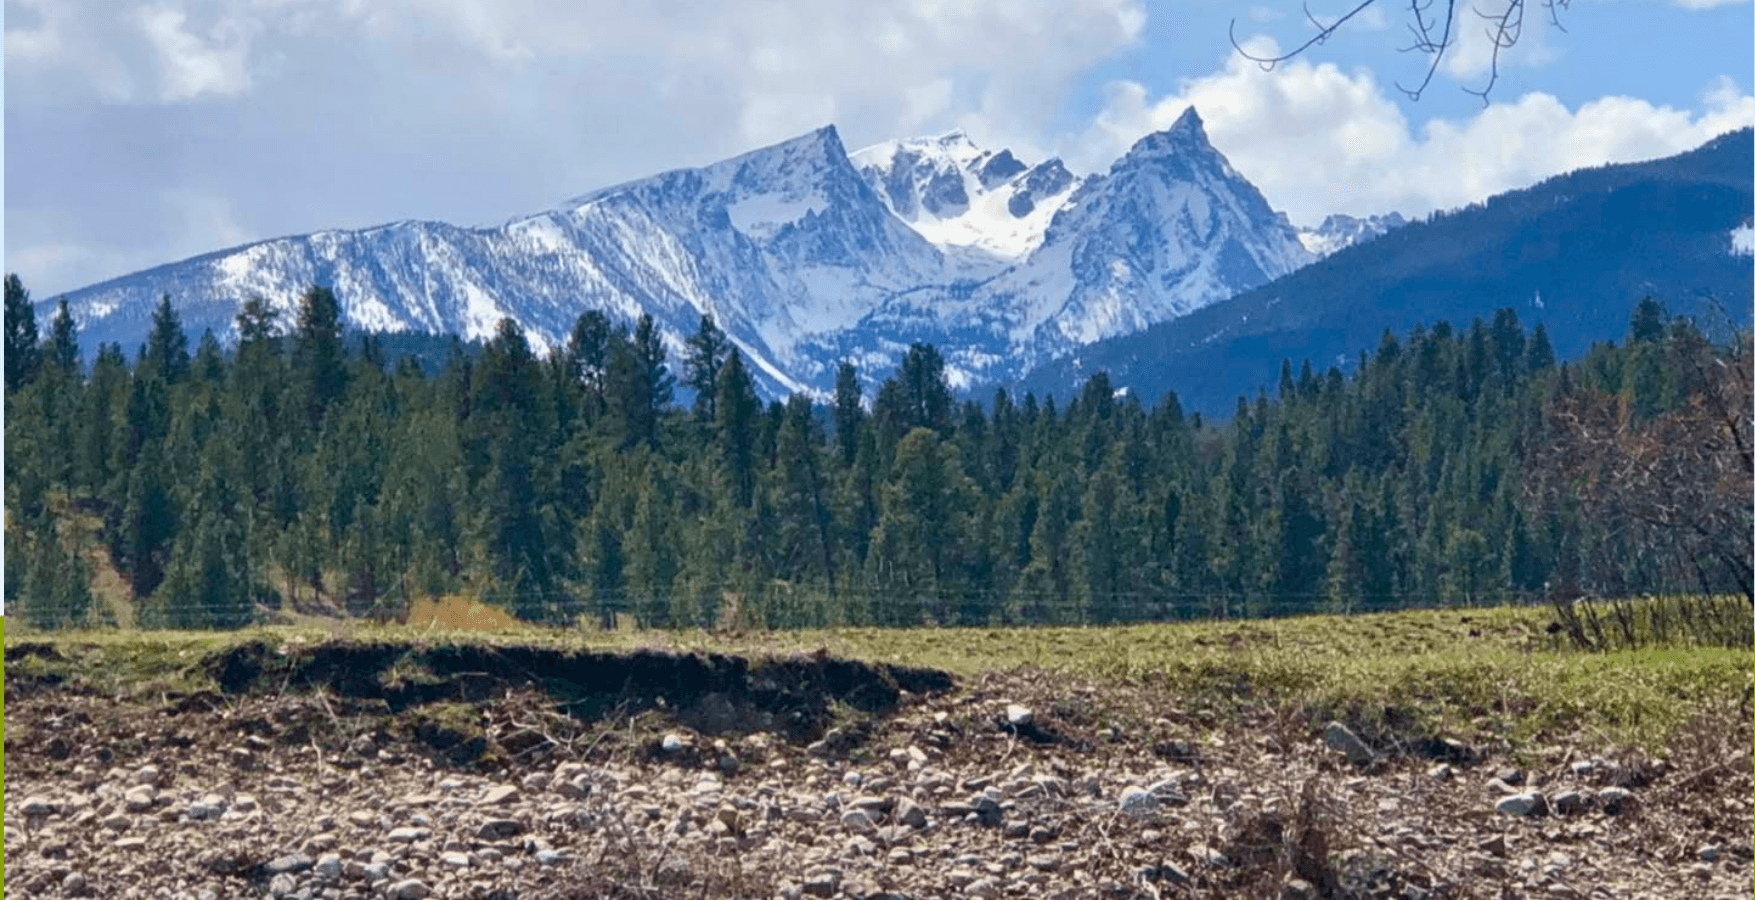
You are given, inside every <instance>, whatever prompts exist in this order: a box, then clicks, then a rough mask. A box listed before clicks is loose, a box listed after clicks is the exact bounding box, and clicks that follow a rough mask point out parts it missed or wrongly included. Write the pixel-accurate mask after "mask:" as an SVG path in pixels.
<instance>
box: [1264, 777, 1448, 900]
mask: <svg viewBox="0 0 1755 900" xmlns="http://www.w3.org/2000/svg"><path fill="white" fill-rule="evenodd" d="M1454 774H1456V772H1455V771H1454V770H1452V769H1451V768H1450V763H1439V764H1438V765H1436V766H1433V767H1432V768H1430V769H1427V770H1426V777H1427V778H1432V779H1435V780H1437V781H1449V780H1450V777H1451V776H1452V775H1454ZM1281 893H1282V894H1283V893H1284V892H1283V891H1282V892H1281Z"/></svg>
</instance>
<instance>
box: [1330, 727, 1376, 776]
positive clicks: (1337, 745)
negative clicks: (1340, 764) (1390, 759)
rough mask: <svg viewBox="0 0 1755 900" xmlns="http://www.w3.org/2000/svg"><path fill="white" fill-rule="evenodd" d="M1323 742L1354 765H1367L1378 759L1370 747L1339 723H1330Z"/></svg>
mask: <svg viewBox="0 0 1755 900" xmlns="http://www.w3.org/2000/svg"><path fill="white" fill-rule="evenodd" d="M1322 740H1323V743H1325V744H1327V745H1328V748H1329V749H1330V750H1334V751H1337V752H1339V753H1342V754H1345V755H1346V757H1347V761H1348V762H1350V763H1352V764H1354V765H1359V766H1362V765H1366V764H1368V763H1370V762H1371V761H1372V760H1374V759H1376V758H1377V754H1376V753H1374V752H1373V751H1372V750H1371V747H1370V745H1368V744H1366V743H1365V741H1363V740H1362V739H1360V737H1359V736H1358V735H1356V734H1354V733H1353V730H1352V729H1351V728H1348V727H1347V726H1345V725H1342V724H1341V723H1339V722H1330V723H1328V727H1327V728H1324V729H1323V731H1322Z"/></svg>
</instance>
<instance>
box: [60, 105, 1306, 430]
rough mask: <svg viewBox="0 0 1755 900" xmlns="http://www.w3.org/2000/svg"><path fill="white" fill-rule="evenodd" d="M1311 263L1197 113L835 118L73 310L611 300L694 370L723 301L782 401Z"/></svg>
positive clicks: (219, 320) (1182, 301) (977, 356)
mask: <svg viewBox="0 0 1755 900" xmlns="http://www.w3.org/2000/svg"><path fill="white" fill-rule="evenodd" d="M1311 258H1312V256H1311V254H1310V252H1308V251H1307V250H1306V249H1305V247H1304V246H1303V245H1302V244H1300V242H1299V235H1298V233H1297V232H1296V230H1295V229H1293V228H1292V227H1291V226H1290V225H1289V224H1287V223H1286V221H1285V218H1284V216H1283V215H1281V214H1278V213H1275V212H1274V211H1273V210H1272V209H1271V208H1270V207H1269V206H1268V204H1267V202H1266V200H1264V199H1263V198H1262V196H1261V194H1260V193H1259V192H1258V191H1257V190H1256V189H1255V188H1254V187H1253V186H1252V185H1250V184H1249V182H1248V181H1246V180H1244V179H1243V178H1242V176H1240V175H1238V174H1237V173H1236V172H1235V171H1234V170H1233V169H1232V168H1231V166H1230V165H1229V163H1227V162H1226V161H1225V158H1224V156H1223V155H1221V154H1220V153H1219V152H1218V151H1217V150H1215V149H1214V148H1213V147H1212V145H1211V144H1210V143H1209V142H1208V141H1207V138H1206V134H1205V131H1204V129H1203V128H1202V126H1201V122H1200V117H1199V116H1198V115H1196V114H1195V113H1194V111H1193V110H1192V109H1190V110H1189V111H1188V112H1187V113H1186V114H1184V115H1183V117H1182V118H1181V119H1179V120H1178V121H1177V122H1176V124H1175V125H1174V126H1172V127H1171V128H1170V129H1169V130H1167V131H1165V132H1162V133H1159V134H1154V135H1149V136H1147V137H1146V138H1143V139H1142V140H1140V141H1139V143H1138V144H1136V145H1135V146H1134V147H1133V149H1132V150H1130V151H1129V152H1128V153H1127V154H1126V155H1125V156H1123V157H1122V158H1121V159H1120V160H1117V161H1116V163H1115V164H1114V165H1113V166H1112V167H1111V169H1110V170H1109V171H1108V172H1107V173H1105V174H1101V175H1092V176H1089V177H1084V178H1080V177H1078V176H1075V175H1074V174H1073V173H1071V172H1070V171H1068V170H1067V169H1066V167H1065V166H1064V165H1062V164H1061V163H1060V161H1059V160H1057V159H1049V160H1045V161H1042V162H1040V163H1036V164H1034V165H1032V164H1029V163H1026V162H1025V161H1023V160H1020V159H1018V158H1016V157H1015V156H1014V155H1013V154H1012V153H1011V152H1010V151H1007V150H1000V151H997V152H988V151H984V150H982V149H981V148H979V147H977V146H976V145H975V144H974V143H973V142H972V141H970V140H969V138H968V137H967V136H966V135H963V134H961V133H958V132H953V133H951V134H948V135H944V136H941V137H936V138H922V139H913V140H904V141H892V142H888V143H884V144H880V145H878V146H875V147H870V148H867V149H865V150H861V151H859V152H858V153H855V154H852V155H851V156H850V155H849V154H848V153H847V151H846V149H845V148H844V147H843V146H842V144H841V140H840V136H839V135H838V134H837V132H836V131H835V129H834V128H833V127H832V126H831V127H826V128H822V129H819V130H817V131H814V132H811V133H810V134H807V135H804V136H801V137H798V138H795V139H793V140H790V141H785V142H783V143H780V144H776V145H773V146H771V147H765V148H762V149H759V150H755V151H752V152H750V153H746V154H743V155H741V156H737V157H734V158H732V159H728V160H725V161H723V162H718V163H714V164H711V165H708V166H704V167H701V168H692V169H678V170H675V171H671V172H665V173H662V174H659V175H654V176H651V177H649V178H643V179H639V180H636V181H632V182H628V183H625V184H620V185H616V186H613V187H608V188H603V189H601V190H597V191H593V192H591V193H588V194H585V195H583V196H580V197H577V198H575V199H573V200H570V201H567V202H565V203H562V204H560V205H559V206H557V207H556V208H554V209H550V210H547V211H544V212H540V213H537V214H535V215H530V216H524V217H520V218H517V219H514V220H512V221H511V222H508V223H506V224H504V225H501V226H496V227H486V228H461V227H457V226H454V225H447V224H444V223H439V222H397V223H392V224H388V225H383V226H378V227H375V228H367V229H361V230H357V231H325V232H318V233H315V234H310V235H301V236H293V237H285V238H277V239H273V240H267V241H261V242H257V243H254V244H249V245H245V246H242V247H237V248H233V249H230V250H223V251H219V252H216V253H210V254H207V255H204V256H199V257H195V258H193V259H189V260H185V261H182V262H178V263H172V264H169V265H164V266H160V267H158V268H155V269H150V270H147V271H143V272H138V273H135V274H132V275H127V276H124V277H122V278H118V279H114V280H112V281H108V282H104V283H102V284H98V285H93V286H91V287H88V288H84V289H81V290H78V291H75V292H73V293H71V294H69V295H67V300H68V302H69V304H70V306H71V307H72V310H73V312H74V315H75V316H76V317H77V319H78V320H79V323H80V326H81V328H82V338H83V341H84V343H85V344H86V345H87V347H88V352H89V351H90V350H91V349H95V346H96V345H97V344H98V343H99V342H107V341H118V342H120V343H122V344H123V346H124V347H125V348H127V349H132V348H133V347H135V346H137V345H138V343H139V342H140V341H141V340H142V339H143V337H144V335H145V332H146V330H147V328H148V325H149V321H148V320H149V318H150V311H151V307H152V305H153V304H154V303H155V302H156V301H157V298H158V297H160V296H161V295H164V294H169V295H170V296H171V298H172V302H173V304H174V305H175V306H176V307H177V308H178V310H179V312H180V314H181V316H182V318H183V321H184V325H185V328H187V329H188V330H190V332H191V333H192V334H199V333H200V332H201V330H202V329H204V328H211V329H213V330H214V332H215V333H216V334H218V335H221V336H222V339H223V338H229V337H230V336H231V334H232V331H233V323H232V319H233V317H234V316H235V315H236V312H237V309H238V307H239V306H240V305H241V303H242V301H243V300H244V299H246V298H248V297H250V296H252V295H260V296H262V297H264V298H267V299H269V300H270V301H272V302H273V303H275V304H277V305H278V306H279V307H280V308H281V309H282V310H283V322H288V323H290V321H291V319H292V307H293V305H294V304H295V303H296V302H297V297H298V296H299V294H301V293H302V292H303V290H304V289H305V288H306V287H308V286H309V285H311V284H313V283H321V284H327V285H329V286H330V287H331V288H332V289H333V290H334V291H335V294H336V296H337V298H338V299H339V300H340V301H341V303H342V307H343V311H344V315H345V316H346V318H347V319H348V321H349V322H351V323H352V324H355V325H358V326H360V327H365V328H372V329H381V330H389V331H399V330H419V331H430V332H438V333H446V332H451V333H458V334H461V335H463V336H465V337H472V338H476V337H486V336H489V335H491V334H492V332H493V330H494V328H495V326H496V324H497V323H498V320H499V319H500V318H501V317H504V316H510V317H512V318H515V319H516V320H518V321H519V323H520V324H521V325H522V326H523V327H524V330H525V333H526V334H527V335H528V337H529V339H530V340H531V342H532V344H533V345H535V346H536V347H537V349H538V350H543V349H546V348H549V347H554V346H558V345H559V344H561V343H562V342H564V341H565V340H566V337H567V335H568V333H569V332H570V330H571V328H572V324H573V322H574V320H575V319H576V318H577V317H578V315H579V314H580V313H581V312H583V311H584V310H586V309H601V310H604V311H606V312H608V313H609V314H610V315H611V316H612V318H617V319H622V320H631V319H633V318H635V317H637V316H638V315H640V314H641V313H648V314H650V315H651V316H652V317H653V318H654V320H655V321H656V322H657V324H658V325H659V326H660V328H661V330H662V332H663V334H664V336H665V339H666V341H667V342H668V343H669V344H670V346H671V349H672V351H673V358H675V357H676V356H677V355H678V354H679V353H680V350H681V347H682V341H683V340H684V339H685V338H686V337H687V336H688V335H689V334H691V333H693V331H694V329H695V327H696V326H697V324H698V323H699V320H700V316H701V315H702V314H703V313H709V314H711V315H713V317H714V318H715V320H716V321H717V322H718V323H719V325H720V326H721V327H722V328H723V329H724V330H725V331H726V332H727V334H728V335H729V336H730V337H731V338H732V340H733V341H734V342H735V343H736V344H737V345H738V346H739V347H740V348H741V349H742V351H743V352H744V354H745V355H746V356H747V357H748V358H749V359H750V361H751V363H752V370H753V371H754V372H755V373H756V374H757V376H758V379H759V382H760V386H761V388H762V390H763V393H765V394H768V395H770V396H778V395H784V394H787V393H791V392H793V391H798V390H807V391H813V392H818V393H826V392H827V391H828V390H829V389H830V387H831V385H832V383H833V378H834V370H835V366H836V365H837V364H838V363H839V362H840V361H842V360H844V359H851V360H853V361H854V362H855V363H856V364H857V365H858V366H859V367H860V370H861V374H862V376H863V377H864V378H866V379H867V380H868V381H872V382H875V381H876V380H878V379H881V378H884V377H886V376H887V375H888V374H889V372H890V371H891V370H892V369H893V368H894V366H895V364H896V363H897V362H898V361H899V359H900V356H901V355H902V354H903V353H904V352H905V351H906V349H907V347H908V345H909V344H910V343H911V342H914V341H930V342H932V343H934V344H937V345H938V346H939V347H940V349H941V350H942V351H943V352H944V355H945V357H946V360H947V363H948V367H949V374H950V376H951V378H952V380H953V382H954V383H957V384H959V385H965V384H971V383H974V382H976V381H995V380H1000V379H1003V378H1007V377H1014V376H1016V375H1018V374H1020V373H1021V372H1022V371H1023V370H1024V369H1025V368H1026V367H1028V366H1030V365H1033V364H1036V363H1038V362H1042V361H1046V360H1048V359H1052V358H1055V357H1057V356H1059V355H1061V354H1064V353H1066V352H1068V351H1070V350H1072V349H1074V348H1076V347H1078V346H1080V345H1082V344H1085V343H1088V342H1090V341H1094V340H1097V339H1099V338H1103V337H1108V336H1113V335H1117V334H1125V333H1129V332H1131V331H1135V330H1138V329H1140V328H1144V327H1146V326H1148V325H1151V324H1153V323H1155V322H1159V321H1162V320H1164V319H1166V318H1171V317H1175V316H1179V315H1183V314H1186V313H1187V312H1189V311H1191V310H1193V309H1197V308H1199V307H1201V306H1204V305H1206V304H1209V303H1212V302H1214V301H1217V300H1222V299H1225V298H1226V297H1229V296H1231V295H1233V294H1235V293H1238V292H1240V291H1242V290H1246V289H1248V288H1251V287H1254V286H1256V285H1258V284H1262V283H1264V282H1266V281H1268V280H1270V279H1273V278H1276V277H1278V276H1280V275H1283V274H1285V273H1287V272H1290V271H1291V270H1293V269H1295V268H1297V267H1299V266H1301V265H1303V264H1304V263H1306V262H1308V261H1309V260H1310V259H1311ZM26 274H28V273H26ZM46 305H47V304H45V306H46ZM47 313H48V310H47V309H45V310H44V311H43V314H45V315H46V314H47Z"/></svg>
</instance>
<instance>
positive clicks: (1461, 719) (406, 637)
mask: <svg viewBox="0 0 1755 900" xmlns="http://www.w3.org/2000/svg"><path fill="white" fill-rule="evenodd" d="M1665 602H1672V603H1673V602H1675V601H1658V600H1647V601H1637V602H1636V603H1641V604H1644V605H1645V606H1646V607H1648V609H1645V610H1639V609H1635V610H1631V611H1630V613H1625V614H1623V615H1628V614H1631V615H1633V616H1634V620H1635V621H1645V620H1646V619H1649V618H1650V617H1651V616H1652V615H1658V617H1659V618H1664V619H1666V620H1667V619H1668V618H1671V617H1670V616H1667V615H1659V614H1658V612H1654V610H1658V611H1661V604H1662V603H1665ZM1689 607H1690V608H1691V609H1696V610H1699V609H1705V608H1708V607H1711V608H1713V609H1714V610H1715V615H1716V616H1717V617H1718V619H1719V620H1720V621H1731V622H1735V621H1738V620H1739V619H1738V617H1740V621H1742V622H1744V623H1747V622H1748V616H1749V610H1748V606H1747V603H1746V601H1744V600H1742V599H1741V598H1725V599H1719V600H1711V601H1704V600H1696V601H1693V602H1692V603H1691V604H1689ZM496 612H497V611H495V610H490V609H483V608H478V607H477V605H475V604H471V603H470V602H468V601H466V600H461V599H456V598H452V599H449V600H442V601H434V602H432V603H430V604H427V605H424V606H422V607H420V608H419V609H416V610H415V611H414V614H413V615H412V616H411V623H410V624H405V625H368V624H353V623H328V624H308V625H289V626H272V627H259V628H252V629H247V630H244V631H238V632H224V633H221V632H170V631H132V630H114V629H106V630H94V631H83V632H63V633H56V634H52V635H47V634H30V633H26V632H21V631H20V630H18V629H14V630H13V631H12V633H11V634H9V635H7V636H6V646H7V669H8V674H9V676H10V677H13V678H19V677H24V678H33V677H39V678H40V677H51V678H63V679H69V680H72V681H75V682H79V683H84V684H87V685H89V686H90V687H92V688H95V689H98V690H101V691H104V692H106V693H111V694H114V695H119V696H133V697H136V698H138V699H141V700H156V699H161V698H166V697H173V696H177V695H182V694H186V693H190V692H193V691H198V690H205V689H210V688H211V687H212V685H211V683H210V682H209V680H208V675H207V674H206V670H205V669H204V667H203V664H202V663H203V660H204V659H205V658H206V657H207V656H208V655H209V654H212V653H215V652H218V651H223V650H225V649H227V648H229V647H231V646H235V645H237V644H240V643H243V642H248V641H256V640H264V641H267V642H269V643H271V644H275V645H278V646H280V647H282V648H288V649H291V648H299V647H309V646H315V645H318V644H321V643H323V642H327V641H350V642H361V643H392V644H405V645H407V646H409V647H411V648H419V647H430V646H433V645H435V644H440V643H446V642H469V643H478V644H487V645H501V646H504V645H535V646H544V647H553V648H560V649H580V650H624V649H627V650H631V649H637V648H647V649H666V650H674V651H682V652H690V651H701V652H718V653H734V654H745V655H753V656H766V655H786V654H791V653H812V652H817V651H826V652H828V653H830V654H834V655H837V656H844V657H849V658H855V659H864V660H869V661H883V662H897V663H904V664H908V665H916V666H930V667H934V668H941V669H944V670H947V671H949V672H951V673H953V674H955V675H956V676H958V677H959V678H960V679H963V680H964V681H965V682H977V681H979V680H980V679H981V678H983V677H984V676H986V675H988V674H990V673H1016V672H1019V671H1023V672H1040V673H1042V674H1043V675H1045V676H1050V677H1052V678H1060V679H1067V680H1069V681H1072V682H1078V683H1083V684H1085V685H1092V686H1097V687H1099V688H1103V689H1105V691H1106V692H1107V693H1109V694H1111V695H1112V696H1115V697H1122V696H1125V695H1127V694H1129V693H1130V692H1151V693H1153V694H1157V695H1159V696H1160V697H1162V696H1164V695H1168V696H1172V697H1176V698H1179V699H1178V701H1177V705H1178V706H1179V707H1180V708H1186V709H1188V710H1190V711H1193V712H1196V713H1198V714H1199V715H1201V716H1203V717H1206V718H1209V719H1214V720H1217V719H1218V718H1220V717H1223V716H1225V715H1227V714H1229V713H1236V712H1240V711H1242V710H1244V709H1246V708H1247V709H1255V710H1260V709H1264V708H1265V709H1272V710H1275V711H1277V714H1279V715H1281V716H1283V717H1290V718H1292V719H1294V720H1300V721H1304V722H1307V723H1309V722H1319V720H1322V719H1326V718H1329V717H1343V718H1347V719H1349V720H1350V721H1354V722H1362V723H1365V724H1366V725H1367V727H1370V724H1371V723H1374V722H1375V723H1379V724H1380V725H1385V726H1388V727H1394V728H1396V729H1398V730H1406V731H1409V732H1410V733H1418V734H1425V735H1435V734H1443V735H1447V736H1457V737H1460V738H1463V739H1466V740H1472V741H1487V742H1492V743H1495V744H1498V745H1501V746H1504V747H1506V748H1507V749H1509V750H1513V751H1515V750H1517V749H1518V748H1520V747H1540V746H1551V745H1553V744H1556V743H1562V744H1570V743H1574V742H1579V743H1587V744H1591V745H1598V746H1601V745H1605V744H1606V745H1613V746H1626V747H1633V748H1640V749H1643V750H1647V751H1649V752H1661V751H1662V749H1663V748H1664V747H1665V745H1666V744H1667V743H1668V742H1669V741H1670V739H1671V737H1672V735H1674V734H1675V733H1676V732H1677V730H1678V729H1679V728H1682V727H1683V726H1685V725H1687V724H1689V723H1690V722H1692V721H1695V720H1696V719H1697V718H1698V717H1699V716H1701V715H1702V714H1703V711H1706V710H1721V711H1722V710H1724V709H1726V708H1728V707H1730V706H1735V705H1737V704H1739V703H1741V704H1747V703H1748V701H1749V696H1750V693H1751V691H1752V690H1755V666H1752V659H1751V653H1750V650H1749V649H1748V648H1747V647H1746V646H1745V647H1742V648H1734V649H1733V648H1727V647H1724V646H1708V645H1704V644H1703V643H1702V642H1701V641H1700V640H1697V639H1695V638H1693V637H1691V636H1690V633H1689V632H1687V631H1686V630H1683V629H1680V628H1676V627H1668V628H1665V627H1662V626H1660V627H1659V628H1657V629H1654V630H1651V631H1649V632H1648V636H1647V639H1645V640H1637V639H1636V640H1635V641H1634V643H1635V644H1638V645H1639V646H1636V647H1635V648H1633V649H1628V648H1625V647H1615V648H1611V649H1598V650H1594V651H1585V650H1581V649H1578V648H1577V647H1576V646H1575V645H1574V644H1573V643H1571V641H1569V639H1568V633H1567V631H1566V629H1564V628H1563V627H1561V626H1560V624H1559V621H1558V620H1559V619H1560V618H1561V617H1559V616H1557V615H1556V611H1555V610H1554V609H1551V608H1548V607H1496V608H1470V609H1445V610H1420V611H1406V612H1394V613H1380V614H1363V615H1351V616H1310V617H1296V618H1282V619H1266V620H1229V621H1203V622H1182V623H1173V624H1149V625H1134V626H1125V627H1107V628H1097V627H1082V628H957V629H942V628H941V629H934V628H910V629H876V628H866V629H829V630H802V631H772V632H705V631H679V632H668V631H667V632H654V631H639V630H633V629H621V630H609V631H605V630H600V629H595V628H576V629H543V628H534V627H529V626H521V625H517V624H515V623H513V622H512V621H511V620H509V619H507V618H505V617H504V616H503V614H501V615H496ZM1603 615H1605V616H1607V615H1609V613H1606V612H1605V613H1603ZM1641 616H1645V617H1646V619H1641V618H1640V617H1641ZM1646 627H1648V628H1649V622H1648V623H1647V626H1646ZM1744 627H1745V628H1746V627H1747V626H1746V625H1745V626H1744ZM1745 633H1746V632H1745ZM1653 634H1658V635H1661V637H1662V639H1661V640H1659V639H1656V638H1653V637H1650V636H1649V635H1653ZM1634 636H1635V638H1637V637H1638V635H1637V634H1635V635H1634ZM43 642H47V643H48V644H49V645H50V646H51V647H52V648H53V652H52V653H48V652H34V651H33V650H32V649H30V648H29V647H28V646H27V645H33V644H36V645H40V644H41V643H43Z"/></svg>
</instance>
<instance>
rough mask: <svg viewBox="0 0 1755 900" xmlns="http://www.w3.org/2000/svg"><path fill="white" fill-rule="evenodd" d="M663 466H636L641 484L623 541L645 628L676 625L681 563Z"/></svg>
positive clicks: (631, 585) (653, 463)
mask: <svg viewBox="0 0 1755 900" xmlns="http://www.w3.org/2000/svg"><path fill="white" fill-rule="evenodd" d="M661 468H662V464H661V463H659V462H658V461H656V460H648V461H647V462H646V464H645V465H644V466H641V467H639V468H638V469H636V471H637V472H638V473H639V474H638V476H637V477H638V482H639V483H638V485H637V486H635V487H634V492H635V499H634V515H633V521H632V522H631V523H630V525H629V528H628V534H627V538H626V540H625V541H624V544H623V550H624V555H625V558H626V568H625V572H626V577H627V584H628V588H629V592H630V594H631V595H632V596H633V597H635V598H637V600H636V602H635V604H634V608H633V612H634V615H635V617H636V618H637V619H638V621H639V623H640V625H641V627H644V628H669V627H671V626H673V625H675V624H677V619H676V617H675V616H674V615H673V614H672V604H671V599H672V594H673V591H674V590H675V588H676V577H677V571H678V569H679V568H680V565H679V561H678V559H677V556H676V545H677V539H676V535H675V533H674V532H673V530H672V525H673V522H674V520H673V519H672V518H671V515H670V498H669V496H667V495H668V493H669V486H670V485H669V479H668V478H666V477H665V476H664V475H663V474H662V473H661V472H660V471H659V470H660V469H661Z"/></svg>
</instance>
